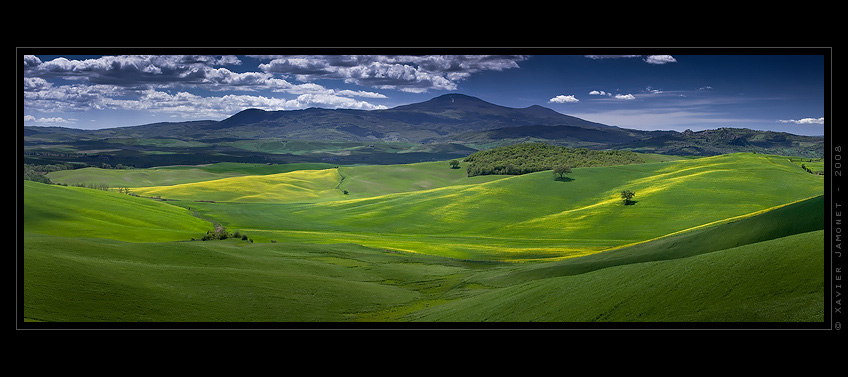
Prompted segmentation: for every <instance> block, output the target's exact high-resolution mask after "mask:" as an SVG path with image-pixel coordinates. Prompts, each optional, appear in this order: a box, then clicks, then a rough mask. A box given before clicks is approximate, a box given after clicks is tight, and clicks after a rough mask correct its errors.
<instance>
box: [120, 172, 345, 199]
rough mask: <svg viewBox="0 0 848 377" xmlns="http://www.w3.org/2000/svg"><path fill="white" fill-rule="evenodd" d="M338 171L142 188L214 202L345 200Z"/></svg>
mask: <svg viewBox="0 0 848 377" xmlns="http://www.w3.org/2000/svg"><path fill="white" fill-rule="evenodd" d="M340 181H341V176H340V175H339V172H338V170H337V169H323V170H298V171H292V172H288V173H280V174H268V175H251V176H244V177H233V178H223V179H216V180H211V181H204V182H195V183H185V184H180V185H173V186H154V187H139V188H136V189H134V190H133V192H134V193H137V194H139V195H142V196H159V197H162V198H166V199H175V200H197V201H214V202H298V201H313V200H327V199H341V198H342V195H343V194H342V191H340V190H338V189H337V188H336V187H337V186H338V184H339V182H340Z"/></svg>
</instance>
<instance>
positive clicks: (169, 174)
mask: <svg viewBox="0 0 848 377" xmlns="http://www.w3.org/2000/svg"><path fill="white" fill-rule="evenodd" d="M333 166H334V165H331V164H326V163H291V164H272V165H265V164H247V163H234V162H222V163H217V164H209V165H203V166H163V167H157V168H147V169H101V168H92V167H90V168H82V169H76V170H61V171H56V172H51V173H48V174H47V177H48V178H50V180H51V181H52V182H54V183H61V184H66V185H72V186H73V185H80V184H82V185H85V184H95V185H98V184H105V185H108V186H109V187H113V188H115V187H149V186H170V185H177V184H183V183H194V182H203V181H210V180H215V179H221V178H231V177H242V176H248V175H268V174H279V173H286V172H291V171H296V170H319V169H327V168H331V167H333Z"/></svg>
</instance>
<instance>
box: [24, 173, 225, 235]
mask: <svg viewBox="0 0 848 377" xmlns="http://www.w3.org/2000/svg"><path fill="white" fill-rule="evenodd" d="M23 183H24V190H23V191H24V195H23V199H24V203H23V204H24V205H23V215H24V216H23V227H24V231H25V232H32V233H42V234H49V235H55V236H66V237H90V238H107V239H114V240H123V241H131V242H152V241H178V240H187V239H191V237H199V236H201V235H203V234H204V233H205V232H206V231H207V230H210V229H212V225H211V223H210V222H209V221H205V220H202V219H200V218H197V217H195V216H192V215H191V212H189V211H187V210H186V209H185V208H180V207H176V206H173V205H170V204H167V203H162V202H157V201H153V200H150V199H146V198H138V197H133V196H130V195H126V194H119V193H117V192H107V191H102V190H95V189H88V188H81V187H64V186H58V185H47V184H43V183H37V182H31V181H24V182H23Z"/></svg>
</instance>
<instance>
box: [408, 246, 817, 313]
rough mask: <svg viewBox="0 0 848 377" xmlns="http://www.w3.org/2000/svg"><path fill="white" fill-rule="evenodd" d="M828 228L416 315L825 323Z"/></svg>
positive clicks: (550, 281)
mask: <svg viewBox="0 0 848 377" xmlns="http://www.w3.org/2000/svg"><path fill="white" fill-rule="evenodd" d="M823 248H824V231H822V230H819V231H814V232H807V233H800V234H795V235H791V236H787V237H782V238H778V239H773V240H768V241H763V242H759V243H753V244H748V245H744V246H739V247H735V248H730V249H724V250H720V251H716V252H712V253H707V254H701V255H696V256H692V257H688V258H683V259H673V260H664V261H656V262H644V263H633V264H627V265H621V266H615V267H610V268H606V269H602V270H596V271H591V272H587V273H583V274H578V275H567V276H559V277H552V278H547V279H536V280H531V281H528V282H525V283H521V284H514V285H510V286H507V287H504V288H501V289H491V290H489V291H487V292H484V293H481V294H479V295H476V296H473V297H468V298H465V299H460V300H456V301H453V302H450V303H446V304H444V305H440V306H436V307H432V308H429V309H425V310H421V311H419V312H416V313H413V314H410V315H408V316H406V317H404V319H405V320H409V321H456V322H462V321H472V322H480V321H515V322H534V321H543V322H556V321H566V322H665V321H671V322H754V321H758V322H821V321H823V320H824V312H823V308H824V267H823V266H824V260H823V258H824V253H823V252H822V250H823Z"/></svg>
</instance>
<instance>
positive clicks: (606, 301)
mask: <svg viewBox="0 0 848 377" xmlns="http://www.w3.org/2000/svg"><path fill="white" fill-rule="evenodd" d="M649 161H657V162H649V163H644V164H633V165H626V166H608V167H593V168H576V169H574V171H573V173H572V174H569V175H568V178H569V179H567V180H554V176H553V175H552V174H551V172H550V171H542V172H537V173H532V174H526V175H521V176H478V177H472V178H468V177H465V169H464V166H462V167H461V168H460V169H451V168H450V167H449V165H448V164H447V161H441V162H433V163H421V164H409V165H384V166H376V165H372V166H342V167H339V168H335V167H327V166H302V167H300V168H299V169H298V170H289V171H276V170H274V169H277V168H273V167H272V166H258V165H250V166H248V164H242V165H221V166H217V167H216V168H217V169H218V170H215V169H214V168H213V169H212V170H209V169H206V170H204V169H203V168H202V167H180V168H172V169H165V171H162V172H160V173H158V174H161V175H160V176H158V177H153V178H141V177H142V175H143V174H144V173H151V171H150V170H152V169H137V170H138V171H133V170H126V171H122V170H108V171H106V170H102V171H97V170H101V169H97V170H89V171H86V169H80V170H74V171H68V172H69V173H66V174H67V175H66V176H64V177H63V179H67V180H73V179H79V177H75V176H74V173H76V174H79V175H82V174H93V175H95V176H97V175H98V174H100V173H102V175H103V176H104V177H109V179H115V180H125V179H127V180H129V181H131V182H133V184H135V186H131V187H134V189H133V190H132V191H133V192H134V193H136V194H138V195H142V196H161V197H162V198H163V199H168V200H167V201H164V202H163V201H155V200H151V199H148V198H144V197H134V196H131V195H126V194H120V193H117V192H106V191H101V190H93V189H85V188H76V187H61V186H55V185H45V184H41V183H34V182H24V242H23V247H24V250H23V251H24V253H23V259H24V276H23V280H24V308H23V309H24V317H25V319H27V320H32V321H45V322H88V321H96V322H133V321H152V322H198V321H199V322H304V321H305V322H327V321H329V322H355V321H379V322H385V321H389V322H393V321H398V322H407V321H424V322H433V321H435V322H440V321H460V322H465V321H468V322H489V321H508V322H514V321H517V322H701V321H704V322H736V321H738V322H747V321H762V322H820V321H823V317H824V313H823V300H824V297H823V294H824V293H823V292H824V286H823V280H822V279H823V273H824V272H823V261H822V258H823V253H822V250H823V248H824V246H823V232H822V229H823V228H824V214H823V207H824V201H823V197H822V194H823V178H822V177H821V176H816V175H812V174H809V173H807V172H805V171H803V170H801V169H800V168H799V167H798V165H797V164H795V163H793V162H790V161H789V160H788V158H786V157H781V156H769V155H762V154H746V153H740V154H730V155H721V156H714V157H707V158H697V159H665V158H657V159H653V160H649ZM213 166H214V165H213ZM292 167H294V166H292ZM51 174H54V173H51ZM140 174H141V175H140ZM229 174H232V175H231V176H225V175H229ZM168 177H179V179H183V180H184V181H183V182H182V183H179V182H175V181H173V180H171V181H167V182H166V180H168V179H170V178H168ZM52 179H53V177H52V176H51V180H52ZM56 179H59V178H56ZM116 186H117V185H116ZM624 189H629V190H632V191H635V192H636V196H635V197H634V198H633V200H634V203H632V204H631V205H624V204H623V202H622V200H621V198H620V197H619V195H618V194H619V193H620V192H621V190H624ZM344 190H348V194H344ZM211 221H215V222H217V223H220V224H221V225H223V226H224V227H226V228H227V229H228V230H233V231H234V230H238V231H240V232H242V233H243V234H246V235H248V236H249V237H250V238H251V239H252V240H253V241H254V242H249V241H243V240H234V239H228V240H224V241H190V240H191V239H192V238H199V237H200V236H201V235H202V234H204V233H205V232H206V231H207V230H210V229H212V227H213V225H212V222H211ZM764 265H767V266H768V268H763V266H764Z"/></svg>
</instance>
